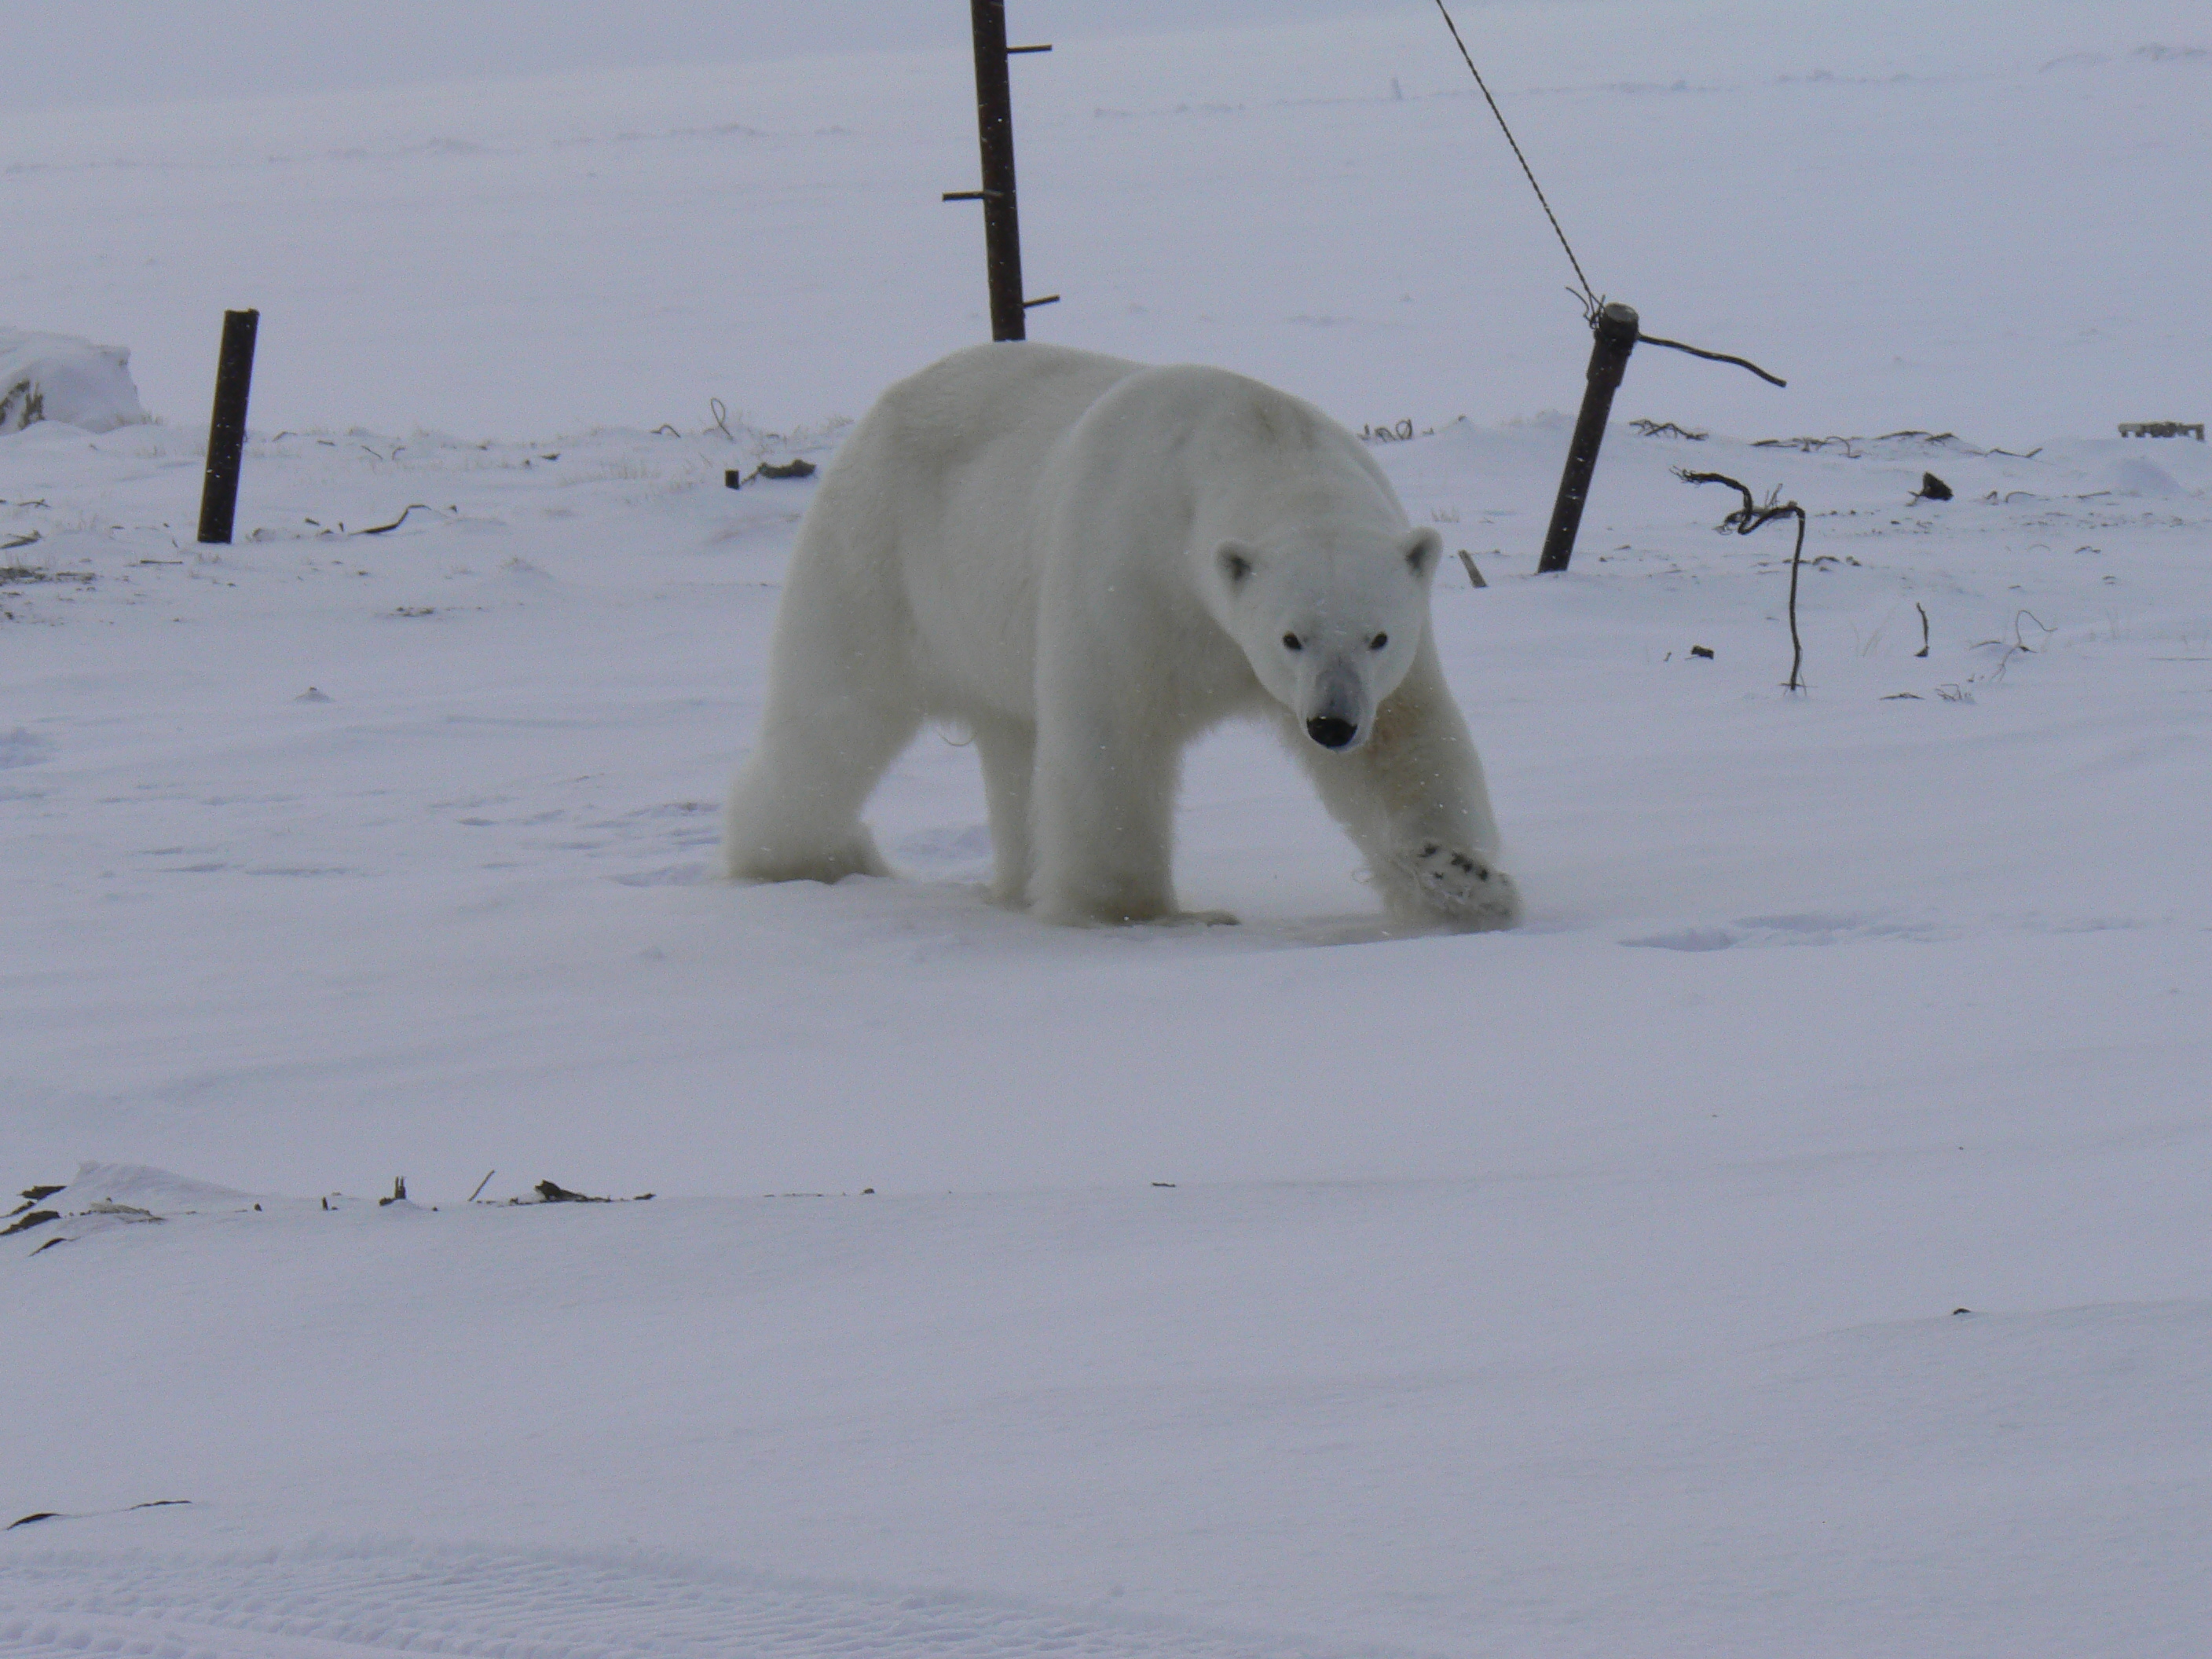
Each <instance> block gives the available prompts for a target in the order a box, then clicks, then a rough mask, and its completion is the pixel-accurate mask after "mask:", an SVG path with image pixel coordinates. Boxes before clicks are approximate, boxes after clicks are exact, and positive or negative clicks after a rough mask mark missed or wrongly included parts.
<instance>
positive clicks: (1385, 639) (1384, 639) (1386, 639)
mask: <svg viewBox="0 0 2212 1659" xmlns="http://www.w3.org/2000/svg"><path fill="white" fill-rule="evenodd" d="M1389 643H1390V636H1389V635H1388V634H1377V635H1376V636H1375V637H1374V638H1373V639H1371V640H1370V641H1367V648H1368V649H1369V650H1370V651H1380V650H1381V649H1382V648H1383V647H1384V646H1386V645H1388V644H1389Z"/></svg>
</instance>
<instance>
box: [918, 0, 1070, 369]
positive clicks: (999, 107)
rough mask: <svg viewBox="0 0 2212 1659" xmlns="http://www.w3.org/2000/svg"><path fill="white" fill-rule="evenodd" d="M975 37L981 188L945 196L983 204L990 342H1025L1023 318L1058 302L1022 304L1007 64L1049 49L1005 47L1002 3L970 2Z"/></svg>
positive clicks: (1051, 298) (1047, 298) (1002, 0)
mask: <svg viewBox="0 0 2212 1659" xmlns="http://www.w3.org/2000/svg"><path fill="white" fill-rule="evenodd" d="M969 14H970V16H971V18H972V20H973V22H974V25H975V131H976V136H977V138H978V139H979V141H980V142H981V147H982V152H983V188H982V189H981V190H949V191H945V200H946V201H948V202H981V203H982V204H983V258H984V261H985V264H986V265H987V269H988V270H989V273H990V281H991V337H992V338H993V339H994V340H1020V339H1025V338H1027V337H1028V334H1029V329H1028V324H1027V314H1026V313H1027V312H1028V310H1029V307H1031V306H1048V305H1050V304H1051V303H1052V302H1053V301H1054V300H1057V299H1058V298H1059V297H1060V296H1059V295H1057V294H1050V295H1046V296H1045V297H1044V298H1042V299H1040V300H1024V298H1022V228H1021V212H1020V208H1019V205H1018V199H1017V197H1016V195H1015V191H1014V94H1013V87H1012V82H1011V79H1010V77H1009V76H1008V75H1007V73H1006V59H1007V58H1009V57H1011V56H1012V55H1014V54H1015V53H1018V52H1050V51H1051V50H1052V48H1051V47H1050V46H1008V45H1007V44H1006V0H969Z"/></svg>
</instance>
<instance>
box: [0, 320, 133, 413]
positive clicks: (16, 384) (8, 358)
mask: <svg viewBox="0 0 2212 1659" xmlns="http://www.w3.org/2000/svg"><path fill="white" fill-rule="evenodd" d="M147 418H148V416H147V414H146V411H145V410H144V409H143V407H142V406H141V405H140V404H139V402H138V388H137V385H136V384H134V383H133V382H132V380H131V352H130V349H129V348H128V347H126V346H104V345H94V343H92V342H91V341H89V340H80V339H78V338H76V337H75V336H73V335H69V334H27V333H25V332H23V331H21V330H20V329H12V328H0V432H21V430H22V429H23V428H25V427H27V426H32V425H35V424H36V423H37V422H40V421H62V422H66V423H68V424H69V425H70V426H81V427H82V428H84V429H85V430H86V431H88V432H112V431H114V430H115V428H117V427H118V426H136V425H141V424H143V422H145V421H146V420H147Z"/></svg>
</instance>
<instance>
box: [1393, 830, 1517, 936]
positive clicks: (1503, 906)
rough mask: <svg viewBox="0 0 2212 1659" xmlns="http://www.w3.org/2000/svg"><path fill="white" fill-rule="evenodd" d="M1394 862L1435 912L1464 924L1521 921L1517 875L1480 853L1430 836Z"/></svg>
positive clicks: (1507, 924)
mask: <svg viewBox="0 0 2212 1659" xmlns="http://www.w3.org/2000/svg"><path fill="white" fill-rule="evenodd" d="M1391 862H1392V863H1393V864H1395V866H1397V867H1398V869H1399V870H1400V871H1401V872H1402V873H1403V874H1404V875H1405V876H1406V877H1407V878H1408V879H1410V880H1411V882H1412V883H1413V891H1414V893H1415V895H1416V896H1418V898H1419V903H1420V906H1421V908H1423V909H1424V910H1425V911H1427V912H1428V913H1429V914H1431V915H1435V916H1437V917H1439V918H1441V919H1443V920H1444V921H1450V922H1454V923H1456V924H1457V925H1459V926H1461V927H1511V926H1512V925H1513V924H1514V923H1515V922H1516V921H1519V920H1520V916H1521V894H1520V890H1519V889H1518V888H1516V886H1515V885H1514V884H1513V878H1512V877H1510V876H1509V875H1507V874H1506V873H1505V872H1504V871H1503V870H1500V869H1499V868H1498V866H1495V865H1494V864H1492V863H1491V861H1490V860H1488V859H1486V858H1485V857H1484V856H1483V855H1482V854H1480V853H1477V852H1474V851H1471V850H1469V849H1468V848H1461V847H1450V846H1447V845H1445V844H1444V843H1443V842H1435V841H1430V842H1422V843H1421V844H1420V845H1419V846H1418V847H1413V848H1407V850H1406V851H1405V852H1403V853H1401V854H1399V855H1398V857H1396V858H1395V859H1394V860H1391Z"/></svg>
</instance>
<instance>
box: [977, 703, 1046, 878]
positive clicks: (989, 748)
mask: <svg viewBox="0 0 2212 1659" xmlns="http://www.w3.org/2000/svg"><path fill="white" fill-rule="evenodd" d="M972 724H973V725H974V727H975V754H976V757H977V758H978V759H979V760H981V762H982V763H983V798H984V802H985V805H987V808H988V809H989V811H990V815H991V861H992V872H991V902H992V903H994V904H1003V905H1005V906H1006V908H1009V909H1016V910H1018V909H1019V908H1021V907H1022V905H1023V904H1024V902H1027V900H1028V898H1029V890H1030V783H1031V781H1032V780H1033V779H1034V778H1035V776H1036V728H1035V727H1033V726H1030V725H1029V724H1028V723H1027V722H1025V721H1020V720H1000V719H987V720H975V721H974V722H972Z"/></svg>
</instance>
